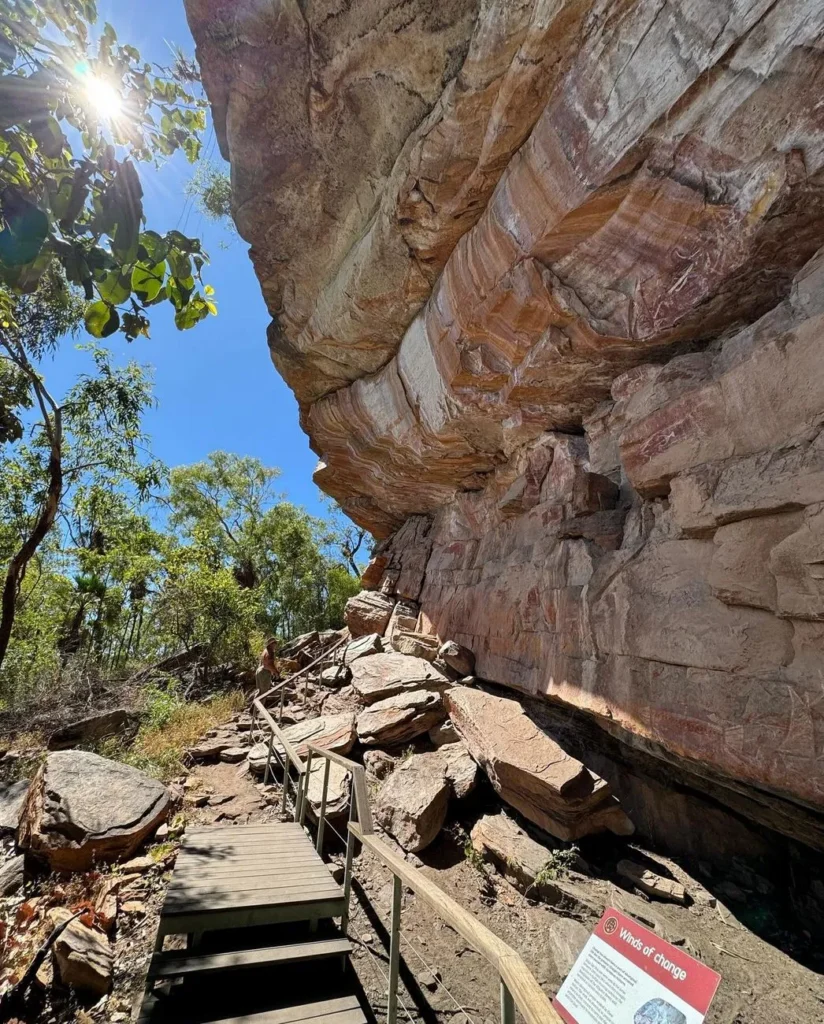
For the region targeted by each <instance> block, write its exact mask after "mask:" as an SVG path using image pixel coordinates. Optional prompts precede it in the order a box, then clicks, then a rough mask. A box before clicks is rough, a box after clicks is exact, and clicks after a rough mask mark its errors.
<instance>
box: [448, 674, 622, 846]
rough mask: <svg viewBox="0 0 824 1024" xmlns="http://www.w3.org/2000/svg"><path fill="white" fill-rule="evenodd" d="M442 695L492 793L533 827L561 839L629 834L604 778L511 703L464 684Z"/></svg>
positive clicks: (518, 705) (515, 703)
mask: <svg viewBox="0 0 824 1024" xmlns="http://www.w3.org/2000/svg"><path fill="white" fill-rule="evenodd" d="M445 699H446V703H447V707H448V710H449V716H450V718H451V719H452V722H453V724H454V726H455V728H456V729H457V730H458V732H459V733H460V734H461V736H462V737H463V739H464V742H465V743H466V745H467V747H468V748H469V750H470V752H471V754H472V756H473V757H474V758H475V760H476V761H478V762H479V763H480V764H481V766H482V767H483V768H484V770H485V771H486V773H487V775H488V776H489V779H490V782H491V783H492V785H493V786H494V788H495V790H496V792H497V793H498V794H499V795H500V797H501V798H502V799H503V800H505V801H506V802H507V803H508V804H510V805H511V806H512V807H514V808H515V809H516V810H518V811H520V812H521V814H523V815H525V817H527V818H529V820H530V821H533V822H534V823H535V824H536V825H538V826H539V828H542V829H543V830H544V831H545V832H549V833H550V834H551V835H554V836H557V837H558V838H559V839H566V840H574V839H580V838H581V836H586V835H590V834H591V833H593V832H601V831H603V830H605V829H609V830H610V831H612V832H615V833H616V834H618V835H630V834H631V833H632V831H633V826H632V822H630V820H629V818H628V817H627V816H626V814H624V812H623V811H622V810H621V808H620V806H619V805H618V803H617V801H616V800H615V798H614V797H613V796H612V794H611V793H610V790H609V786H608V785H607V784H606V782H604V780H603V779H599V778H598V776H597V775H593V774H592V772H590V771H588V770H587V769H586V768H585V767H584V765H582V764H581V762H580V761H577V760H576V759H575V758H574V757H571V756H570V755H569V754H567V753H566V752H565V751H564V750H563V749H562V748H561V747H560V746H558V744H557V743H556V742H555V741H554V740H553V739H551V738H550V737H549V736H547V735H546V734H545V733H544V732H542V731H541V729H540V728H539V727H538V726H537V725H536V724H535V723H534V722H533V721H532V720H531V719H530V718H528V717H527V715H526V714H525V712H524V710H523V708H522V707H521V705H520V704H519V703H518V702H517V701H515V700H508V699H506V698H504V697H496V696H494V695H493V694H490V693H486V692H484V691H483V690H475V689H470V688H469V687H466V686H456V687H454V688H453V689H451V690H450V691H448V693H447V694H446V698H445ZM445 749H446V750H449V747H446V748H445Z"/></svg>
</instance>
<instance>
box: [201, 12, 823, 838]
mask: <svg viewBox="0 0 824 1024" xmlns="http://www.w3.org/2000/svg"><path fill="white" fill-rule="evenodd" d="M186 5H187V10H188V13H189V19H190V23H191V25H192V28H193V31H194V33H195V37H196V39H197V42H198V54H199V57H200V59H201V62H202V65H203V72H204V81H205V83H206V87H207V90H208V92H209V96H210V99H211V101H212V104H213V109H214V112H215V118H216V125H217V129H218V135H219V138H220V141H221V146H222V149H223V152H224V155H226V156H227V158H228V159H229V160H230V161H231V165H232V176H233V185H234V203H235V217H236V220H237V223H238V227H239V229H240V231H241V234H242V235H243V236H244V237H245V238H246V239H247V240H248V241H249V242H250V243H251V245H252V250H251V255H252V258H253V260H254V263H255V267H256V270H257V272H258V276H259V278H260V281H261V285H262V289H263V294H264V297H265V299H266V302H267V304H268V306H269V309H270V311H271V313H272V318H273V319H272V326H271V329H270V332H269V346H270V349H271V352H272V358H273V361H274V363H275V365H276V367H277V368H278V370H279V371H280V372H281V373H282V374H283V376H284V377H285V378H286V380H287V381H288V383H289V384H290V386H291V387H292V388H293V390H294V391H295V394H296V395H297V397H298V400H299V402H300V405H301V415H302V421H303V425H304V427H305V428H306V430H307V431H308V432H309V435H310V437H311V439H312V443H313V446H314V448H315V450H316V451H317V452H318V455H319V456H320V459H321V466H320V467H319V469H318V472H317V480H318V482H319V483H320V485H321V486H322V487H323V488H324V489H325V490H327V491H328V492H329V493H330V494H332V495H334V496H335V497H336V498H337V499H338V500H339V501H340V502H341V504H342V505H343V506H344V508H346V510H347V511H348V512H349V513H350V515H352V517H353V518H354V519H355V520H356V521H358V522H359V523H362V524H363V525H365V526H367V527H368V528H369V529H370V530H372V531H373V533H374V534H375V536H376V537H378V538H380V539H381V540H382V541H383V545H384V547H383V550H382V557H383V559H385V564H386V567H385V571H384V575H383V579H382V581H381V582H380V584H379V585H380V586H382V587H384V588H386V589H389V590H392V591H394V592H396V593H398V594H400V595H403V596H405V597H410V598H415V599H416V600H419V601H420V602H421V606H422V608H423V616H424V620H425V621H424V622H423V623H422V624H423V625H425V626H428V627H429V628H431V629H433V630H435V631H437V632H439V633H441V634H442V635H443V636H450V637H452V638H454V639H456V640H459V641H461V642H463V643H465V644H467V645H468V646H470V647H471V648H472V649H473V650H474V651H475V653H476V655H477V658H478V672H479V674H480V675H482V676H484V677H486V678H487V679H490V680H493V681H495V682H498V683H501V684H503V685H505V686H508V687H512V688H515V689H518V690H521V691H524V692H525V693H528V694H532V695H539V696H543V697H547V698H550V699H551V700H552V701H554V702H559V703H560V704H562V705H564V706H566V707H568V708H571V709H579V710H580V711H582V712H584V713H585V714H586V715H587V716H588V719H589V720H591V721H593V722H596V723H597V724H598V725H600V726H601V727H602V728H603V729H604V730H607V731H609V732H610V733H611V734H612V736H613V737H617V738H618V739H619V740H620V741H621V742H623V743H624V744H627V745H629V746H632V747H635V748H639V749H643V751H644V752H645V754H650V755H652V756H653V757H655V758H657V759H658V760H659V761H660V762H662V763H667V764H672V765H673V766H677V768H678V770H679V771H682V770H683V771H687V772H688V773H689V777H690V778H691V779H692V780H693V782H694V784H695V785H697V786H700V787H701V788H702V789H704V790H705V791H706V792H708V793H710V792H711V793H712V794H713V799H717V800H719V801H721V802H722V803H726V804H728V805H729V806H730V807H731V808H732V809H734V810H735V812H736V813H737V814H740V815H741V816H743V817H745V818H746V819H747V820H750V821H754V822H758V823H761V824H766V825H768V826H769V827H770V828H773V829H776V830H778V831H780V832H783V833H784V834H786V835H788V836H793V837H794V838H797V839H800V840H802V841H803V842H805V843H807V844H810V845H813V846H816V847H819V848H820V847H822V846H824V814H822V812H824V717H823V716H822V711H823V710H824V684H823V683H822V680H824V438H822V441H821V442H820V441H819V430H820V429H821V426H822V417H823V416H824V269H822V266H821V263H820V262H819V261H817V260H816V259H815V254H816V252H817V251H818V250H819V248H820V247H821V246H822V244H824V104H822V96H824V51H823V50H822V40H824V5H823V4H821V2H820V0H678V2H667V0H566V2H565V0H406V2H403V3H400V2H398V0H394V2H392V0H353V2H348V3H342V2H340V0H325V2H313V0H303V2H300V3H299V2H297V0H186Z"/></svg>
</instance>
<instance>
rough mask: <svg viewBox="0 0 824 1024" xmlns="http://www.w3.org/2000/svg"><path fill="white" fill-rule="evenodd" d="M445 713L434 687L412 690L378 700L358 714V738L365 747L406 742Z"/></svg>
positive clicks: (440, 718)
mask: <svg viewBox="0 0 824 1024" xmlns="http://www.w3.org/2000/svg"><path fill="white" fill-rule="evenodd" d="M445 717H446V711H445V710H444V706H443V700H442V698H441V695H440V693H438V692H437V691H435V690H412V691H410V692H408V693H399V694H396V695H395V696H394V697H388V698H387V699H386V700H381V701H378V703H377V704H373V705H372V706H371V707H369V708H367V710H366V711H364V712H362V713H361V715H360V716H359V717H358V739H359V740H360V741H361V743H363V745H364V746H367V747H391V746H396V745H397V744H399V743H408V742H409V741H410V740H414V739H415V737H416V736H421V735H422V734H423V733H425V732H428V731H429V730H430V729H431V728H432V726H433V725H437V724H438V722H442V721H443V719H444V718H445Z"/></svg>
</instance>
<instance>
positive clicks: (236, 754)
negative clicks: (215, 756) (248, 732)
mask: <svg viewBox="0 0 824 1024" xmlns="http://www.w3.org/2000/svg"><path fill="white" fill-rule="evenodd" d="M248 753H249V748H248V747H224V748H223V750H221V752H220V760H221V761H224V762H225V763H226V764H239V763H240V762H241V761H243V760H244V758H245V757H246V755H247V754H248Z"/></svg>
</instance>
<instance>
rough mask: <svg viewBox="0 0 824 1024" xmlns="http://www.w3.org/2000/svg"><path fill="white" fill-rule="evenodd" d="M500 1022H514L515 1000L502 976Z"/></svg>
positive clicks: (504, 1023)
mask: <svg viewBox="0 0 824 1024" xmlns="http://www.w3.org/2000/svg"><path fill="white" fill-rule="evenodd" d="M501 1024H515V1000H514V999H513V998H512V993H511V992H510V991H509V988H508V986H507V983H506V982H505V981H504V979H503V978H501Z"/></svg>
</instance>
